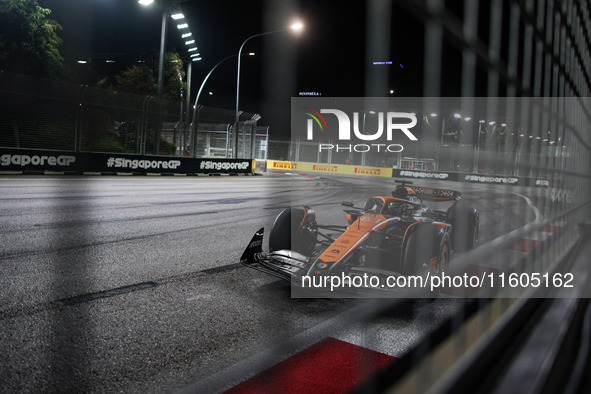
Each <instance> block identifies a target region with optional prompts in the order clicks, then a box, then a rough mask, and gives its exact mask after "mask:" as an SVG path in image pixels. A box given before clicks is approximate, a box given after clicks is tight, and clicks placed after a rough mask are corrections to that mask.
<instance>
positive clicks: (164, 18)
mask: <svg viewBox="0 0 591 394" xmlns="http://www.w3.org/2000/svg"><path fill="white" fill-rule="evenodd" d="M168 14H169V12H168V8H165V10H164V11H163V12H162V31H161V32H160V57H159V59H158V92H157V95H156V98H157V99H158V101H161V100H162V91H163V89H164V54H165V53H166V36H167V34H168Z"/></svg>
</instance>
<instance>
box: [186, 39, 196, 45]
mask: <svg viewBox="0 0 591 394" xmlns="http://www.w3.org/2000/svg"><path fill="white" fill-rule="evenodd" d="M191 44H195V40H189V41H185V45H191Z"/></svg>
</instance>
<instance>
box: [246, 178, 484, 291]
mask: <svg viewBox="0 0 591 394" xmlns="http://www.w3.org/2000/svg"><path fill="white" fill-rule="evenodd" d="M397 182H398V183H400V184H399V185H397V187H396V188H395V190H394V191H393V192H392V195H391V196H375V197H370V198H369V199H368V200H367V201H366V203H365V205H364V206H363V207H355V206H354V204H353V203H351V202H343V203H342V205H343V206H344V213H345V218H346V221H347V225H322V224H319V223H317V222H316V214H315V212H314V210H313V209H312V208H310V207H308V206H306V205H302V206H298V207H290V208H286V209H284V210H283V211H281V213H279V215H278V216H277V218H276V219H275V222H274V224H273V226H272V228H271V232H270V234H269V252H263V231H264V228H261V229H260V230H259V231H257V232H256V233H255V235H254V236H253V238H252V240H251V242H250V243H249V244H248V246H247V248H246V250H245V251H244V253H243V254H242V257H241V259H240V262H241V263H242V264H243V265H245V266H247V267H250V268H253V269H256V270H259V271H262V272H265V273H267V274H271V275H274V276H277V277H279V278H282V279H285V280H288V281H292V283H299V278H301V277H302V276H304V275H307V276H324V275H341V274H345V275H351V276H354V275H364V274H371V275H378V276H379V275H386V276H391V275H417V274H419V275H426V274H427V273H431V274H432V275H433V274H439V273H441V272H443V271H445V270H446V269H447V268H448V265H449V263H450V257H451V254H452V251H458V250H463V251H466V250H469V249H472V248H474V247H475V246H476V243H477V241H478V230H479V215H478V210H477V209H476V208H473V207H470V206H468V205H465V204H463V203H461V202H460V200H461V193H460V192H458V191H454V190H446V189H436V188H427V187H420V186H413V185H412V184H411V183H410V182H406V181H397ZM427 202H440V203H447V204H436V205H444V206H445V205H447V206H448V207H447V209H445V210H434V209H432V208H430V207H429V206H428V205H427V204H426V203H427ZM432 205H435V204H432Z"/></svg>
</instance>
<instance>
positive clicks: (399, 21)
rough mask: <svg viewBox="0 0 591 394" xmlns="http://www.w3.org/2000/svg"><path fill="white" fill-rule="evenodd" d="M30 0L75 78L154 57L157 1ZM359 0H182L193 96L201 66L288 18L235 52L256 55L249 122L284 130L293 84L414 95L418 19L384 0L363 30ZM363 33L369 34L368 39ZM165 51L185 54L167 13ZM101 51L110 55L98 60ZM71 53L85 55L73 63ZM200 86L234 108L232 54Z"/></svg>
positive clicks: (418, 71) (245, 92)
mask: <svg viewBox="0 0 591 394" xmlns="http://www.w3.org/2000/svg"><path fill="white" fill-rule="evenodd" d="M83 3H84V5H83ZM39 4H40V5H41V6H43V7H47V8H49V9H51V10H52V11H53V12H52V14H51V18H53V19H55V20H57V21H58V22H59V23H60V24H61V25H62V26H63V28H64V31H63V32H62V33H61V37H62V38H63V40H64V45H63V52H64V55H65V59H66V62H67V64H68V65H69V66H70V67H72V69H73V70H75V74H76V75H77V77H78V78H79V79H80V80H81V82H83V83H88V84H94V83H96V81H98V80H99V79H100V78H103V77H105V76H109V75H113V74H115V73H117V72H120V71H121V69H123V68H126V67H128V66H129V65H131V64H133V63H134V62H137V60H140V59H147V58H152V59H156V58H157V54H158V51H159V47H160V26H161V17H162V8H158V7H155V6H154V5H153V6H152V7H143V6H141V5H139V4H138V3H137V0H39ZM367 4H368V2H366V1H361V0H355V1H347V2H339V1H318V0H316V1H313V0H299V1H296V0H287V1H280V2H278V1H273V0H267V1H260V0H257V1H252V0H249V1H239V0H216V1H193V0H190V1H184V2H182V3H181V7H182V11H183V12H184V14H185V16H186V19H187V20H188V23H189V26H190V29H191V31H192V32H193V36H194V38H195V39H196V40H197V45H198V47H199V52H200V53H201V55H202V57H203V60H202V61H200V62H194V63H193V78H192V94H193V97H194V95H195V94H196V92H197V90H198V89H199V86H200V85H201V82H202V80H203V78H204V77H205V75H207V73H208V72H209V71H210V70H211V68H212V67H213V66H214V65H215V64H216V63H217V62H218V61H220V60H221V59H223V58H224V57H226V56H228V55H232V54H236V53H237V52H238V49H239V48H240V45H241V43H242V42H243V41H244V40H245V39H246V38H247V37H249V36H251V35H253V34H259V33H263V32H268V31H273V30H278V29H282V28H285V27H287V26H289V24H290V23H291V22H292V21H293V20H294V19H295V18H298V19H300V20H301V21H302V22H303V23H304V24H305V30H304V31H303V32H302V33H300V34H299V35H298V36H295V35H293V34H292V33H291V32H283V33H277V34H271V35H267V36H263V37H257V38H253V39H252V40H250V41H249V42H248V43H247V45H246V46H245V49H244V53H247V52H251V51H252V52H256V56H255V57H243V58H242V67H241V84H240V107H241V109H243V110H245V111H248V112H253V113H259V114H261V115H262V120H261V121H259V124H264V125H270V126H271V133H277V134H286V133H288V132H289V130H288V128H289V103H290V98H291V97H292V96H297V95H298V93H299V92H302V91H306V92H319V93H321V94H322V95H323V96H325V97H326V96H343V97H344V96H350V97H359V96H367V95H371V96H390V95H392V94H391V93H390V90H394V94H393V95H395V96H420V95H421V94H422V81H423V76H422V71H423V63H422V57H423V29H424V28H423V24H422V23H421V22H420V21H416V20H415V19H413V16H411V15H409V14H407V13H406V12H405V10H404V9H402V8H400V7H399V6H397V5H396V4H394V5H393V6H392V8H391V10H390V12H389V18H386V20H387V21H388V20H389V25H388V32H387V33H386V34H378V35H375V34H374V35H373V36H372V35H371V34H370V33H369V31H370V29H368V28H367V26H370V25H368V24H367V21H368V18H370V16H369V15H368V9H367ZM370 36H371V37H373V41H371V40H370V41H368V37H370ZM382 40H385V41H384V42H385V43H387V44H388V45H387V49H386V50H384V49H382V50H379V51H377V53H372V51H371V50H370V49H369V47H370V46H371V44H372V43H373V42H374V41H375V42H382ZM378 46H379V45H378ZM167 50H169V51H172V50H174V51H177V52H178V53H179V54H181V56H187V55H186V50H185V49H184V45H183V41H182V40H181V39H180V34H178V30H177V29H176V23H175V21H173V20H172V19H169V29H168V40H167ZM374 52H375V51H374ZM111 58H113V59H116V63H110V64H106V63H105V60H107V59H111ZM79 59H91V60H92V62H91V63H89V64H86V65H79V64H77V63H76V61H77V60H79ZM373 62H392V63H391V64H381V65H374V64H373ZM373 73H376V74H375V75H382V76H384V75H385V77H382V79H381V80H380V81H381V82H380V83H379V84H378V85H379V88H377V89H376V88H375V87H374V89H373V90H371V91H369V90H368V88H367V86H366V82H367V81H368V80H371V79H372V78H373ZM210 91H211V92H212V93H213V95H209V94H208V93H209V92H210ZM204 93H205V94H203V95H202V98H201V99H200V104H204V105H208V106H213V107H220V108H228V109H234V108H235V97H236V59H232V60H228V61H227V62H224V63H223V64H222V65H220V67H218V68H217V69H216V71H215V72H214V73H213V74H212V76H211V78H210V79H209V81H208V83H207V85H206V87H205V89H204Z"/></svg>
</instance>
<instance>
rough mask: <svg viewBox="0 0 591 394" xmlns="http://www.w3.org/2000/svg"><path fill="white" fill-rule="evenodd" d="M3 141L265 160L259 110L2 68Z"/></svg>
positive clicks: (264, 133)
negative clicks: (195, 103)
mask: <svg viewBox="0 0 591 394" xmlns="http://www.w3.org/2000/svg"><path fill="white" fill-rule="evenodd" d="M189 115H191V117H190V116H189ZM0 118H1V119H2V122H1V123H0V147H4V148H19V149H42V150H47V149H50V150H61V151H72V152H105V153H126V154H138V155H161V156H187V157H223V158H230V157H247V158H257V159H266V156H267V141H268V127H264V126H260V125H258V124H257V122H258V120H259V119H260V116H259V115H257V114H250V113H245V112H240V121H239V123H238V132H236V125H235V119H236V114H235V112H234V111H231V110H226V109H221V108H211V107H205V106H199V107H198V108H197V113H196V116H195V121H196V122H195V123H196V124H195V125H193V127H192V125H191V122H190V120H189V119H192V112H191V111H187V109H186V108H185V107H184V103H182V102H180V101H171V100H162V101H158V100H157V99H156V98H155V97H153V96H142V95H137V94H131V93H125V92H117V91H113V90H108V89H100V88H96V87H92V86H87V85H78V84H72V83H65V82H60V81H52V80H46V79H41V78H33V77H30V76H25V75H19V74H12V73H7V72H0Z"/></svg>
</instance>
